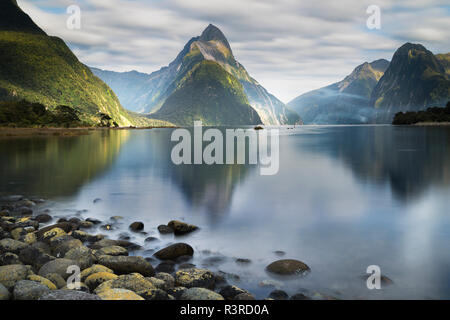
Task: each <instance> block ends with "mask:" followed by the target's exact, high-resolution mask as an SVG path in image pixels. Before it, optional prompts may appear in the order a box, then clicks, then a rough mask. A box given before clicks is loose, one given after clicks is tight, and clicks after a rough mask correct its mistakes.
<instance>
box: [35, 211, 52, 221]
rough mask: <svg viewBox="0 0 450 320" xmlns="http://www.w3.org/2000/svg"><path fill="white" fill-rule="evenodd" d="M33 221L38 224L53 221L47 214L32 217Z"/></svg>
mask: <svg viewBox="0 0 450 320" xmlns="http://www.w3.org/2000/svg"><path fill="white" fill-rule="evenodd" d="M34 220H35V221H37V222H39V223H47V222H50V221H52V220H53V218H52V216H51V215H49V214H47V213H42V214H39V215H37V216H36V217H34Z"/></svg>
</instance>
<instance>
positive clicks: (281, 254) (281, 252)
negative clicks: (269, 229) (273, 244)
mask: <svg viewBox="0 0 450 320" xmlns="http://www.w3.org/2000/svg"><path fill="white" fill-rule="evenodd" d="M274 253H275V255H277V256H279V257H283V256H285V255H286V252H284V251H281V250H278V251H275V252H274Z"/></svg>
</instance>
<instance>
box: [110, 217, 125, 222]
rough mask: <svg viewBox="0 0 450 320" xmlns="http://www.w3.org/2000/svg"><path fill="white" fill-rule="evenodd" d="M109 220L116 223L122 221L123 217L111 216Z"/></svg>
mask: <svg viewBox="0 0 450 320" xmlns="http://www.w3.org/2000/svg"><path fill="white" fill-rule="evenodd" d="M110 219H111V220H112V221H114V222H118V221H120V220H123V217H122V216H113V217H111V218H110Z"/></svg>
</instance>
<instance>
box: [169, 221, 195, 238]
mask: <svg viewBox="0 0 450 320" xmlns="http://www.w3.org/2000/svg"><path fill="white" fill-rule="evenodd" d="M167 226H168V227H169V228H171V229H172V230H173V232H174V233H175V235H176V236H181V235H185V234H188V233H191V232H194V231H196V230H198V229H199V228H198V227H197V226H194V225H192V224H187V223H185V222H181V221H177V220H173V221H170V222H169V223H168V224H167Z"/></svg>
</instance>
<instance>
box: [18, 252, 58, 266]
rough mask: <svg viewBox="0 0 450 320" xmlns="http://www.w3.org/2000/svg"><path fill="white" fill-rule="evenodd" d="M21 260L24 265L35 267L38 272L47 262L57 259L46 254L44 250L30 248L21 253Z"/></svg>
mask: <svg viewBox="0 0 450 320" xmlns="http://www.w3.org/2000/svg"><path fill="white" fill-rule="evenodd" d="M19 259H20V261H22V262H23V263H24V264H26V265H30V266H33V267H34V268H35V269H36V270H39V269H40V268H41V267H42V266H43V265H44V264H46V263H47V262H49V261H52V260H55V257H53V256H51V255H49V254H47V253H44V252H43V250H40V249H38V248H37V247H31V246H30V247H27V248H25V249H23V250H21V251H20V253H19Z"/></svg>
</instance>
